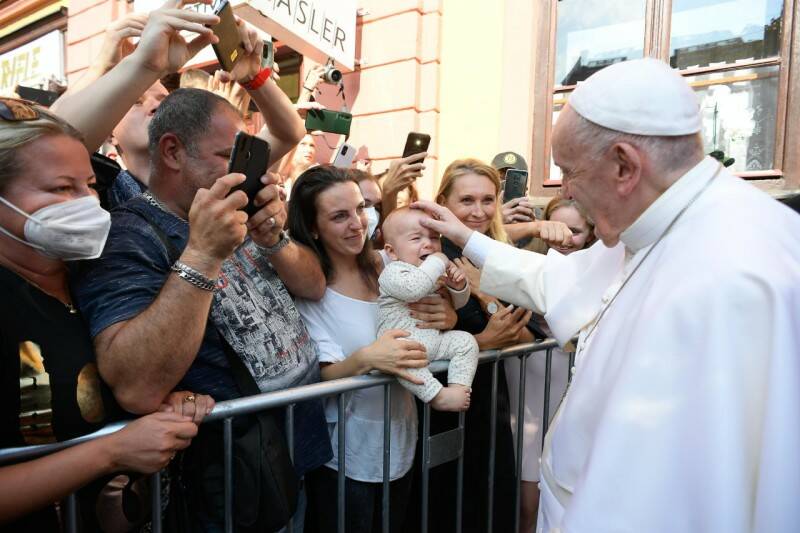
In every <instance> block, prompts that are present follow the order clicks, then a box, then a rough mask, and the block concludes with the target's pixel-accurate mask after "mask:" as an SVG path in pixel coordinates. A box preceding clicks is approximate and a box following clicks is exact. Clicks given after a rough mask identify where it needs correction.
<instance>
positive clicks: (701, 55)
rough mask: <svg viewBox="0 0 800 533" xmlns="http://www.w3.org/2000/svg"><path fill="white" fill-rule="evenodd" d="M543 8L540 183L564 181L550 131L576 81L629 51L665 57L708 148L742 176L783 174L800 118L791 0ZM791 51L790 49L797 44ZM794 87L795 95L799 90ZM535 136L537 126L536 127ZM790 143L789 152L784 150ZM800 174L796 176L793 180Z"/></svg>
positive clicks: (565, 3) (599, 1)
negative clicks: (790, 134) (696, 110)
mask: <svg viewBox="0 0 800 533" xmlns="http://www.w3.org/2000/svg"><path fill="white" fill-rule="evenodd" d="M541 4H542V7H541V8H540V11H539V13H538V14H539V15H540V16H542V17H544V22H543V23H541V25H540V28H539V31H540V32H543V33H544V34H545V35H549V36H550V39H549V41H548V39H541V38H538V39H537V46H538V47H539V48H538V50H537V57H539V58H545V59H546V58H548V57H549V58H550V59H551V60H550V62H549V63H550V65H549V66H548V68H546V69H539V70H537V73H536V80H535V87H536V89H535V90H536V91H537V92H538V93H539V95H540V96H538V97H537V98H536V101H535V104H534V114H535V115H537V116H548V115H549V116H550V117H551V120H550V121H549V123H548V124H546V126H545V128H542V130H541V131H539V132H537V133H538V135H539V136H540V139H538V140H537V139H534V143H533V146H534V154H533V159H534V164H535V167H536V168H537V169H538V171H539V172H540V173H541V175H543V176H544V179H543V185H544V186H548V185H560V173H559V170H558V168H557V167H555V166H554V165H553V164H552V162H551V157H550V135H551V131H552V124H553V122H554V121H555V120H556V118H557V117H558V113H559V112H560V111H561V109H562V108H563V106H564V104H565V103H566V101H567V99H568V98H569V94H570V93H571V91H572V90H573V89H574V88H575V86H576V85H577V84H578V83H579V82H581V81H583V80H585V79H586V78H587V77H589V76H590V75H591V74H593V73H594V72H597V71H598V70H600V69H602V68H604V67H606V66H608V65H611V64H613V63H616V62H618V61H625V60H627V59H635V58H639V57H656V58H659V59H662V60H663V61H668V62H669V63H670V65H672V67H673V68H675V69H677V70H678V71H679V72H680V73H681V75H683V76H684V77H685V78H686V81H687V82H688V83H689V84H690V85H691V86H692V87H693V88H694V90H695V91H696V92H697V96H698V99H699V101H700V106H701V116H702V122H703V129H702V135H703V140H704V144H705V148H706V151H707V152H711V151H713V150H722V151H724V152H725V154H726V156H728V157H733V158H734V159H735V160H736V162H735V163H734V165H733V167H732V168H733V170H734V171H735V172H737V173H738V174H739V175H741V176H743V177H746V178H763V179H779V178H783V177H784V176H785V173H786V171H787V168H786V162H787V161H786V160H787V157H786V156H787V154H788V156H791V158H792V159H793V160H794V159H796V158H797V156H796V155H795V154H794V151H795V149H794V148H793V147H791V146H786V145H785V142H784V139H785V138H787V128H791V127H793V126H792V124H793V121H792V119H794V122H796V121H797V120H800V113H796V112H794V110H792V109H789V106H788V105H787V101H788V98H789V92H790V87H791V86H795V85H797V83H796V81H794V80H792V81H791V83H790V80H789V77H790V75H791V74H790V71H791V70H792V69H790V68H789V65H790V64H791V63H792V61H795V62H797V60H796V59H795V58H793V57H792V53H791V42H790V39H789V37H790V36H791V34H792V31H791V28H787V24H797V23H796V21H794V19H793V17H792V15H793V13H792V6H793V4H794V3H793V2H792V1H790V0H785V1H784V0H615V1H614V2H607V1H605V0H546V1H543V2H541ZM795 54H796V52H795ZM798 96H800V95H798ZM534 136H536V134H535V135H534ZM790 152H791V153H790ZM797 181H798V179H797V177H793V178H792V183H793V184H795V186H797Z"/></svg>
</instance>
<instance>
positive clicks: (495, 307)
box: [486, 302, 500, 315]
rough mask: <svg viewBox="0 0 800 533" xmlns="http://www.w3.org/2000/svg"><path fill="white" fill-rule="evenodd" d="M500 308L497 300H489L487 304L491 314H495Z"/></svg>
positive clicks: (488, 311) (487, 309) (487, 310)
mask: <svg viewBox="0 0 800 533" xmlns="http://www.w3.org/2000/svg"><path fill="white" fill-rule="evenodd" d="M499 310H500V306H499V305H497V302H489V303H488V304H487V305H486V312H487V313H489V315H493V314H495V313H496V312H498V311H499Z"/></svg>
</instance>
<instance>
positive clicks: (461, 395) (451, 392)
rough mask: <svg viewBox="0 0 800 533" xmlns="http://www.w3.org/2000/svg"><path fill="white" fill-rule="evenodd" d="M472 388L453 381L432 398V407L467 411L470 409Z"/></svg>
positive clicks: (441, 409)
mask: <svg viewBox="0 0 800 533" xmlns="http://www.w3.org/2000/svg"><path fill="white" fill-rule="evenodd" d="M471 395H472V389H470V388H469V387H465V386H464V385H456V384H455V383H451V384H450V385H448V386H447V387H442V390H440V391H439V394H437V395H436V396H434V397H433V400H431V407H433V408H434V409H436V410H437V411H456V412H458V411H466V410H467V409H469V402H470V397H471Z"/></svg>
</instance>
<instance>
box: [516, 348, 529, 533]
mask: <svg viewBox="0 0 800 533" xmlns="http://www.w3.org/2000/svg"><path fill="white" fill-rule="evenodd" d="M529 356H530V354H528V355H521V356H519V395H518V397H517V398H518V399H517V402H518V403H517V449H516V458H515V462H516V472H517V476H516V479H517V483H516V487H515V489H514V531H519V511H520V503H521V502H520V498H521V494H520V491H521V484H522V436H523V434H524V433H525V385H526V383H525V372H526V367H527V364H528V357H529Z"/></svg>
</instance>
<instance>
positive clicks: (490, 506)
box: [486, 359, 500, 533]
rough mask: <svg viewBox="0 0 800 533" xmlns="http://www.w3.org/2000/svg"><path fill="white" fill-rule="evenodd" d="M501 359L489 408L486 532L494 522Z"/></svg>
mask: <svg viewBox="0 0 800 533" xmlns="http://www.w3.org/2000/svg"><path fill="white" fill-rule="evenodd" d="M499 364H500V360H499V359H496V360H495V362H494V363H492V397H491V407H490V410H489V480H488V481H489V486H488V489H487V490H488V492H487V494H486V532H487V533H492V529H493V527H492V526H493V523H494V455H495V452H496V450H497V371H498V369H499V366H498V365H499Z"/></svg>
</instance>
